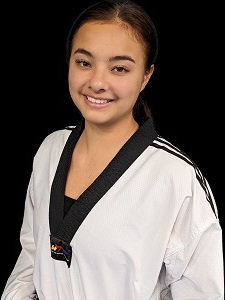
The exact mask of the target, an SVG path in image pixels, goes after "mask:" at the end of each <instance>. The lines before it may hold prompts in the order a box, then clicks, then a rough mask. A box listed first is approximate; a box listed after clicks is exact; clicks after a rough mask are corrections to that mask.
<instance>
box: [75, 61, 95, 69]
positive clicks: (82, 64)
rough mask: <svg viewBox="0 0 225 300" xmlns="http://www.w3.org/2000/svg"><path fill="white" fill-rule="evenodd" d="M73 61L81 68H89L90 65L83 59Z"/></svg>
mask: <svg viewBox="0 0 225 300" xmlns="http://www.w3.org/2000/svg"><path fill="white" fill-rule="evenodd" d="M75 62H76V64H77V65H78V66H79V67H82V68H89V67H90V66H91V65H90V63H89V62H87V61H86V60H83V59H77V60H76V61H75Z"/></svg>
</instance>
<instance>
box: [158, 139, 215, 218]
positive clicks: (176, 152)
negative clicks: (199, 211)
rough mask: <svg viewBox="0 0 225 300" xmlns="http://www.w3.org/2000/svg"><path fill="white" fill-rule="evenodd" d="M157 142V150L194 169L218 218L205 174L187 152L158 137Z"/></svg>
mask: <svg viewBox="0 0 225 300" xmlns="http://www.w3.org/2000/svg"><path fill="white" fill-rule="evenodd" d="M155 141H156V142H153V144H152V146H154V147H155V148H158V149H162V150H164V151H166V152H168V153H170V154H172V155H175V156H177V157H179V158H180V159H182V160H183V161H185V162H186V163H188V164H189V165H191V166H192V167H193V168H194V170H195V174H196V178H197V180H198V182H199V183H200V185H201V187H202V188H203V190H204V192H205V195H206V199H207V201H208V202H209V203H210V205H211V207H212V210H213V212H214V214H215V215H216V216H217V214H216V210H215V207H214V204H213V200H212V195H211V193H210V191H209V189H208V187H207V183H206V179H205V177H204V176H203V174H202V173H201V171H200V170H199V168H198V166H197V165H196V163H195V162H194V161H193V160H192V159H190V157H188V155H187V154H186V153H185V152H183V151H181V150H180V149H178V148H176V147H175V146H174V145H172V144H171V143H169V142H167V141H165V140H162V139H161V138H160V136H158V137H157V138H156V140H155ZM157 141H158V142H160V143H161V144H163V145H164V146H163V145H160V144H157ZM168 147H170V148H171V149H169V148H168Z"/></svg>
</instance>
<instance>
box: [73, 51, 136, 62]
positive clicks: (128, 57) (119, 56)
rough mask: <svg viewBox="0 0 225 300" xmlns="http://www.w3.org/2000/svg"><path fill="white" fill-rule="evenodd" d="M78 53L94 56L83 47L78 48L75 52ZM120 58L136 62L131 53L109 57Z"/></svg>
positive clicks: (112, 58)
mask: <svg viewBox="0 0 225 300" xmlns="http://www.w3.org/2000/svg"><path fill="white" fill-rule="evenodd" d="M77 53H80V54H84V55H87V56H89V57H92V58H94V56H93V55H92V54H91V52H89V51H87V50H85V49H83V48H77V50H76V51H74V54H77ZM120 60H128V61H131V62H133V63H135V60H134V59H133V58H132V57H131V56H129V55H116V56H113V57H110V59H109V61H120Z"/></svg>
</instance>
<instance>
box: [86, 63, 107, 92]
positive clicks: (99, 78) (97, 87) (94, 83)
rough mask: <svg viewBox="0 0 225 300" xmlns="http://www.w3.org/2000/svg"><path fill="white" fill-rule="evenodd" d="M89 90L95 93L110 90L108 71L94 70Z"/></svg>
mask: <svg viewBox="0 0 225 300" xmlns="http://www.w3.org/2000/svg"><path fill="white" fill-rule="evenodd" d="M89 88H90V89H91V90H93V91H94V92H95V93H100V92H104V91H106V90H107V89H108V88H109V84H108V80H107V74H106V71H104V70H103V69H100V68H99V69H95V70H92V74H91V78H90V80H89Z"/></svg>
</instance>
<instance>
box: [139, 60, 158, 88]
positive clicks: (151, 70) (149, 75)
mask: <svg viewBox="0 0 225 300" xmlns="http://www.w3.org/2000/svg"><path fill="white" fill-rule="evenodd" d="M154 68H155V66H154V65H151V67H150V69H149V70H148V71H147V72H146V73H145V75H144V81H143V83H142V86H141V91H143V90H144V88H145V86H146V84H147V83H148V82H149V79H150V78H151V76H152V74H153V72H154Z"/></svg>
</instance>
